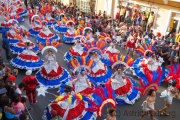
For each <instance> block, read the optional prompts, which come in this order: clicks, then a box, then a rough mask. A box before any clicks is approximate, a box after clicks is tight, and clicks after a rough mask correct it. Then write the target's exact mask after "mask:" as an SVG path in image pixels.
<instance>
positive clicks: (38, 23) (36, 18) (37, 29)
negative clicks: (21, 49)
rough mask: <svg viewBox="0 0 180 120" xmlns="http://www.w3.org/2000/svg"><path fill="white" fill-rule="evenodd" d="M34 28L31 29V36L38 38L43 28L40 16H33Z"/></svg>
mask: <svg viewBox="0 0 180 120" xmlns="http://www.w3.org/2000/svg"><path fill="white" fill-rule="evenodd" d="M31 24H32V28H31V29H29V32H30V35H31V36H36V35H37V34H38V33H39V32H40V31H41V30H42V28H43V26H42V21H41V20H40V17H39V16H38V15H33V16H32V17H31Z"/></svg>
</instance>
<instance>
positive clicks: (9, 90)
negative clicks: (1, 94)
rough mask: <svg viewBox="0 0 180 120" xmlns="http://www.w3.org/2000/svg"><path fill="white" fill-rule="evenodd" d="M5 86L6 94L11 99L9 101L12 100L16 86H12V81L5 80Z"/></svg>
mask: <svg viewBox="0 0 180 120" xmlns="http://www.w3.org/2000/svg"><path fill="white" fill-rule="evenodd" d="M5 88H6V90H7V93H6V94H7V96H8V97H9V98H10V99H11V101H14V97H15V96H14V95H15V93H16V92H15V89H16V86H13V82H12V81H7V83H6V85H5Z"/></svg>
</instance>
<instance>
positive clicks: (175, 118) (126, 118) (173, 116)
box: [0, 16, 180, 120]
mask: <svg viewBox="0 0 180 120" xmlns="http://www.w3.org/2000/svg"><path fill="white" fill-rule="evenodd" d="M2 20H3V17H2V16H1V17H0V21H2ZM20 25H23V26H24V27H26V28H27V29H29V28H30V26H29V22H28V18H25V21H24V22H23V23H21V24H20ZM60 36H61V35H60ZM29 39H30V40H31V41H33V42H34V43H35V39H34V38H32V37H31V38H29ZM0 46H1V48H2V42H1V41H0ZM71 46H72V45H67V44H63V46H62V48H61V49H60V50H59V51H58V52H57V53H56V56H57V60H58V63H59V64H60V65H61V66H62V67H64V68H66V69H68V66H67V63H66V62H65V61H64V60H63V55H64V53H65V52H66V51H68V50H69V48H70V47H71ZM120 50H121V52H122V53H125V52H126V51H125V50H123V49H120ZM1 56H2V57H3V58H4V61H5V63H6V64H7V66H9V67H11V68H12V66H11V65H10V64H9V61H8V60H7V59H6V57H5V53H4V50H3V52H2V53H1ZM12 56H13V55H12ZM40 57H41V58H44V55H40ZM136 57H137V56H136ZM136 57H135V58H136ZM25 72H26V70H19V75H18V77H17V83H16V84H18V83H20V82H21V81H22V78H23V77H24V76H25ZM33 74H35V72H34V73H33ZM166 86H167V84H166V83H163V85H162V86H161V87H160V89H159V91H158V92H159V93H157V100H156V104H155V108H156V109H157V110H158V109H160V108H162V107H163V104H164V102H163V99H161V98H159V96H160V92H161V91H162V90H163V89H164V88H165V87H166ZM57 91H58V89H49V90H48V92H51V93H55V94H57V95H58V93H57ZM53 99H54V97H52V96H51V95H49V94H46V97H43V96H39V97H37V101H38V102H37V104H36V105H30V104H29V103H27V106H28V107H29V108H30V107H32V108H33V110H31V111H30V113H31V115H32V117H33V119H34V120H41V117H42V115H43V111H44V108H45V107H46V106H47V105H48V103H49V101H50V100H53ZM144 100H145V97H141V98H140V99H139V100H138V101H137V102H136V103H135V104H134V105H125V106H117V120H130V119H132V120H139V117H140V113H141V109H142V108H141V104H142V102H143V101H144ZM179 106H180V100H179V99H174V101H173V105H172V107H171V108H170V110H169V111H170V116H169V117H164V116H159V115H158V114H157V115H156V119H155V120H180V114H179ZM108 107H109V106H108V105H107V106H105V107H104V110H103V116H102V117H99V118H98V119H97V120H103V119H105V117H106V115H107V112H106V109H107V108H108ZM145 120H150V119H149V117H148V116H147V117H145Z"/></svg>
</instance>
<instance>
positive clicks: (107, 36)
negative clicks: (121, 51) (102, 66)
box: [99, 32, 112, 42]
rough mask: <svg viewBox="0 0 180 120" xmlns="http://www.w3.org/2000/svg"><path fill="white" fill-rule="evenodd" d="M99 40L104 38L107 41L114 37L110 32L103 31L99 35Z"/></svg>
mask: <svg viewBox="0 0 180 120" xmlns="http://www.w3.org/2000/svg"><path fill="white" fill-rule="evenodd" d="M99 40H104V41H106V42H112V39H111V37H110V35H109V34H106V33H103V32H101V33H100V35H99Z"/></svg>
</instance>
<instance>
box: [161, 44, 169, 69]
mask: <svg viewBox="0 0 180 120" xmlns="http://www.w3.org/2000/svg"><path fill="white" fill-rule="evenodd" d="M168 45H169V43H168V42H166V43H165V45H164V46H162V48H161V57H162V58H163V60H164V63H163V66H165V65H168V55H169V46H168Z"/></svg>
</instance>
